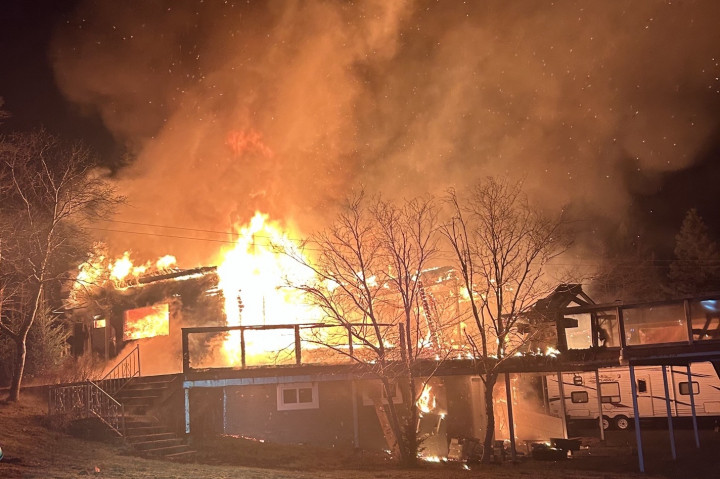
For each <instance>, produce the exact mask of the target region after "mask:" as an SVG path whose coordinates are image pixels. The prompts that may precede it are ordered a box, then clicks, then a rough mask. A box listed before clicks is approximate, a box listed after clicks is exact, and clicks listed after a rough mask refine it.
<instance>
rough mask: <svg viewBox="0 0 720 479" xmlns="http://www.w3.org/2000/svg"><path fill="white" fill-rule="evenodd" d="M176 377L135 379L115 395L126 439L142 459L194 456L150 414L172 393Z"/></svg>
mask: <svg viewBox="0 0 720 479" xmlns="http://www.w3.org/2000/svg"><path fill="white" fill-rule="evenodd" d="M179 379H180V378H179V377H178V376H173V375H166V376H147V377H135V378H133V380H132V381H130V382H129V383H128V384H127V385H126V386H125V387H124V388H122V389H121V390H120V391H118V392H117V393H116V394H115V398H116V399H117V400H118V402H120V403H121V404H122V405H123V407H124V409H125V439H126V440H127V442H128V444H130V445H131V446H132V447H133V449H134V450H135V451H137V452H138V453H139V454H141V455H143V456H154V457H158V456H161V457H164V458H167V459H176V458H180V457H187V456H189V455H191V454H193V453H194V451H191V450H190V448H189V447H188V446H187V445H186V444H184V441H183V439H181V438H180V437H178V436H177V434H175V433H174V432H173V431H172V430H171V429H170V428H168V427H167V426H166V425H164V424H162V422H161V421H160V420H159V419H158V418H157V417H155V416H154V415H153V412H154V410H156V409H157V408H158V407H160V406H162V404H163V403H164V402H165V401H166V400H167V399H168V398H169V397H170V395H172V393H173V392H175V390H176V389H175V386H176V385H177V384H178V383H177V381H179Z"/></svg>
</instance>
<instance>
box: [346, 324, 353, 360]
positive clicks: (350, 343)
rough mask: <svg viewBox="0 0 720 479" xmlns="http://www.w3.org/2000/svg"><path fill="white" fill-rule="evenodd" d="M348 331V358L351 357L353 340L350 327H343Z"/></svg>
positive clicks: (349, 325)
mask: <svg viewBox="0 0 720 479" xmlns="http://www.w3.org/2000/svg"><path fill="white" fill-rule="evenodd" d="M345 327H346V328H347V330H348V353H349V354H350V356H352V355H353V339H352V325H351V324H348V325H346V326H345Z"/></svg>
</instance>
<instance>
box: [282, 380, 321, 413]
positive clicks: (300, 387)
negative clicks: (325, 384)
mask: <svg viewBox="0 0 720 479" xmlns="http://www.w3.org/2000/svg"><path fill="white" fill-rule="evenodd" d="M319 407H320V402H319V401H318V388H317V383H297V384H278V386H277V408H278V411H288V410H293V409H317V408H319Z"/></svg>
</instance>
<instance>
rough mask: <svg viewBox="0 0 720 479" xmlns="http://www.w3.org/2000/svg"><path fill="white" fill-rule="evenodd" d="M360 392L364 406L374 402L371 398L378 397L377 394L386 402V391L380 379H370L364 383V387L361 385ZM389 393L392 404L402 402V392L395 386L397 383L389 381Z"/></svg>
mask: <svg viewBox="0 0 720 479" xmlns="http://www.w3.org/2000/svg"><path fill="white" fill-rule="evenodd" d="M362 393H363V395H362V396H363V398H362V401H363V405H364V406H372V405H373V404H374V403H373V400H372V398H373V397H378V395H379V396H380V398H381V399H382V403H383V404H388V397H387V393H386V392H385V388H384V387H383V385H382V383H381V382H380V381H372V382H368V383H366V385H365V387H363V391H362ZM390 394H391V397H392V402H393V403H394V404H402V402H403V398H402V393H401V392H400V388H398V387H397V384H395V383H390Z"/></svg>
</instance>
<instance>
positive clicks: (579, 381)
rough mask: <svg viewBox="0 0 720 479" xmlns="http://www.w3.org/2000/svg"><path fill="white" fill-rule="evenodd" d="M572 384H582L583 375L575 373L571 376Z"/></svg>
mask: <svg viewBox="0 0 720 479" xmlns="http://www.w3.org/2000/svg"><path fill="white" fill-rule="evenodd" d="M573 384H574V385H575V386H582V385H583V377H582V376H580V375H579V374H576V375H574V376H573Z"/></svg>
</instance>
